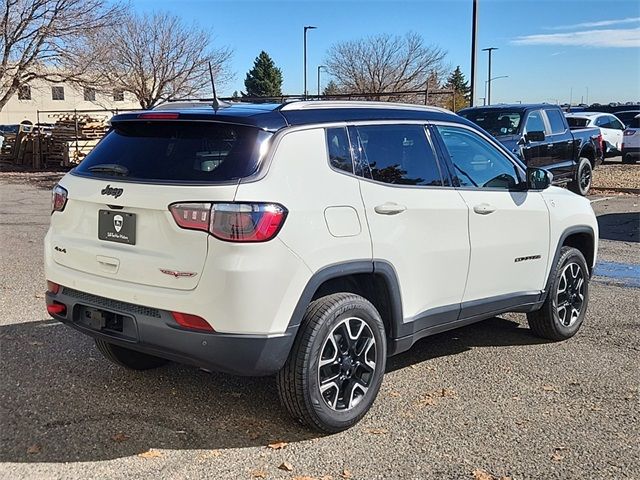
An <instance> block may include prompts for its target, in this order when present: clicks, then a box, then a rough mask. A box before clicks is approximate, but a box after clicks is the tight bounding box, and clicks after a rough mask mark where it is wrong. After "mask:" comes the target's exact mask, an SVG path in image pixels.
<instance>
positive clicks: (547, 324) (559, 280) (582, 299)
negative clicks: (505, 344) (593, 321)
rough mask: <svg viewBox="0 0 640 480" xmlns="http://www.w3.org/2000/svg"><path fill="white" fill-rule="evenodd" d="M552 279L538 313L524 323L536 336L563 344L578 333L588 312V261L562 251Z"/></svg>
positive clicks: (573, 251)
mask: <svg viewBox="0 0 640 480" xmlns="http://www.w3.org/2000/svg"><path fill="white" fill-rule="evenodd" d="M551 275H552V278H551V279H550V282H549V287H548V292H547V299H546V300H545V302H544V304H543V305H542V308H541V309H540V310H538V311H535V312H531V313H528V314H527V320H528V322H529V327H530V328H531V330H532V331H533V333H534V334H536V335H537V336H539V337H542V338H547V339H549V340H554V341H560V340H566V339H568V338H571V337H573V336H574V335H575V334H576V333H577V331H578V330H579V329H580V327H581V326H582V323H583V321H584V317H585V315H586V312H587V305H588V303H589V269H588V267H587V261H586V260H585V258H584V255H582V252H580V250H578V249H576V248H572V247H562V248H561V249H560V257H559V258H558V261H557V262H556V264H555V267H554V268H553V270H552V273H551Z"/></svg>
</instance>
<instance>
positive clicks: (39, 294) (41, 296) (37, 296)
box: [34, 293, 44, 298]
mask: <svg viewBox="0 0 640 480" xmlns="http://www.w3.org/2000/svg"><path fill="white" fill-rule="evenodd" d="M34 297H35V298H44V295H43V294H42V293H36V294H35V295H34Z"/></svg>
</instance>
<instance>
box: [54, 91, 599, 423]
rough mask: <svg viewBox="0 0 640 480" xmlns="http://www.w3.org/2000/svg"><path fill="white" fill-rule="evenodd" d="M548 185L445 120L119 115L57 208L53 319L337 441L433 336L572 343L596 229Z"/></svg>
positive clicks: (373, 114) (58, 193)
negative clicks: (271, 396) (390, 367)
mask: <svg viewBox="0 0 640 480" xmlns="http://www.w3.org/2000/svg"><path fill="white" fill-rule="evenodd" d="M550 182H551V175H550V174H549V173H547V172H546V171H544V170H540V169H534V168H529V169H527V168H525V166H524V165H523V164H522V163H521V162H520V161H519V160H518V159H517V158H516V157H514V156H513V155H512V154H511V153H510V152H509V151H508V150H506V149H505V148H504V147H503V146H502V145H501V144H500V143H499V142H497V141H496V140H495V139H493V138H492V137H491V136H490V135H488V134H487V133H486V132H484V131H483V130H482V129H480V128H479V127H477V126H475V125H474V124H472V123H471V122H469V121H467V120H465V119H463V118H461V117H459V116H457V115H454V114H452V113H451V112H448V111H445V110H440V109H436V108H427V107H421V106H416V105H398V104H391V103H375V102H370V103H362V102H329V101H327V102H293V103H287V104H284V105H270V104H261V105H251V104H232V105H231V106H227V107H222V108H217V106H216V108H214V107H212V106H211V105H210V104H206V103H204V102H201V103H198V102H195V103H169V104H165V105H163V106H161V107H159V108H156V109H155V110H152V111H145V112H143V113H139V112H136V113H125V114H121V115H116V116H115V117H113V119H112V121H111V128H110V131H109V132H108V133H107V135H106V136H105V137H104V138H103V139H102V141H101V142H100V143H99V144H98V145H97V146H96V148H95V149H94V150H93V151H92V152H91V154H90V155H88V156H87V157H86V159H85V160H84V161H83V162H82V163H81V164H80V165H79V166H77V167H76V168H75V169H74V170H72V171H71V172H69V173H68V174H67V175H65V177H64V178H63V179H62V180H61V181H60V183H59V184H58V185H57V186H56V187H55V188H54V190H53V199H52V216H51V227H50V229H49V232H48V234H47V236H46V240H45V261H46V276H47V280H48V292H47V296H46V297H47V308H48V311H49V313H50V314H51V315H52V316H53V317H54V318H56V319H58V320H60V321H62V322H64V323H66V324H68V325H70V326H72V327H74V328H76V329H78V330H79V331H81V332H83V333H85V334H87V335H90V336H91V337H93V338H95V342H96V345H97V348H98V349H99V350H100V351H101V352H102V353H103V354H104V356H105V357H107V358H108V359H109V360H111V361H113V362H115V363H117V364H119V365H122V366H124V367H128V368H133V369H137V370H143V369H148V368H153V367H158V366H161V365H163V364H164V363H166V362H167V361H176V362H183V363H187V364H191V365H195V366H198V367H202V368H205V369H211V370H220V371H224V372H229V373H232V374H239V375H272V374H275V375H276V379H277V383H278V391H279V394H280V398H281V400H282V403H283V404H284V406H285V407H286V408H287V410H288V411H289V412H290V413H291V414H292V415H293V416H294V417H295V418H296V419H298V420H300V421H301V422H303V423H304V424H306V425H308V426H309V427H312V428H316V429H319V430H322V431H326V432H336V431H340V430H343V429H345V428H348V427H350V426H352V425H354V424H355V423H356V422H358V421H359V420H360V419H361V418H362V417H363V416H364V415H365V413H366V412H367V410H369V408H370V407H371V405H372V403H373V401H374V400H375V398H376V395H377V393H378V390H379V388H380V384H381V382H382V376H383V374H384V371H385V362H386V358H387V357H388V356H390V355H395V354H397V353H400V352H403V351H405V350H407V349H409V348H410V347H411V345H412V344H413V343H414V342H416V340H418V339H420V338H422V337H424V336H426V335H431V334H434V333H438V332H442V331H444V330H448V329H452V328H457V327H460V326H463V325H466V324H469V323H472V322H476V321H479V320H483V319H486V318H489V317H492V316H494V315H498V314H501V313H504V312H526V313H527V315H528V319H529V324H530V327H531V329H532V330H533V332H534V333H536V334H537V335H540V336H542V337H545V338H547V339H551V340H562V339H566V338H569V337H571V336H572V335H574V334H575V333H576V332H577V330H578V329H579V328H580V326H581V325H582V323H583V321H584V318H585V313H586V309H587V303H588V300H589V290H588V288H589V283H588V282H589V277H590V275H591V271H592V268H593V266H594V263H595V260H596V252H597V238H598V232H597V228H598V227H597V224H596V219H595V216H594V213H593V211H592V209H591V206H590V204H589V202H588V201H587V200H585V199H584V198H581V197H579V196H578V195H575V194H573V193H571V192H569V191H567V190H564V189H561V188H558V187H553V186H549V185H550Z"/></svg>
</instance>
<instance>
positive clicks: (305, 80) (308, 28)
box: [304, 25, 318, 100]
mask: <svg viewBox="0 0 640 480" xmlns="http://www.w3.org/2000/svg"><path fill="white" fill-rule="evenodd" d="M316 28H318V27H313V26H311V25H305V26H304V99H305V100H306V99H307V30H314V29H316Z"/></svg>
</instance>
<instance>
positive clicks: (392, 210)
mask: <svg viewBox="0 0 640 480" xmlns="http://www.w3.org/2000/svg"><path fill="white" fill-rule="evenodd" d="M406 209H407V207H405V206H404V205H398V204H397V203H393V202H386V203H383V204H382V205H378V206H377V207H375V208H374V210H375V212H376V213H379V214H380V215H397V214H398V213H402V212H404V211H405V210H406Z"/></svg>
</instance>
